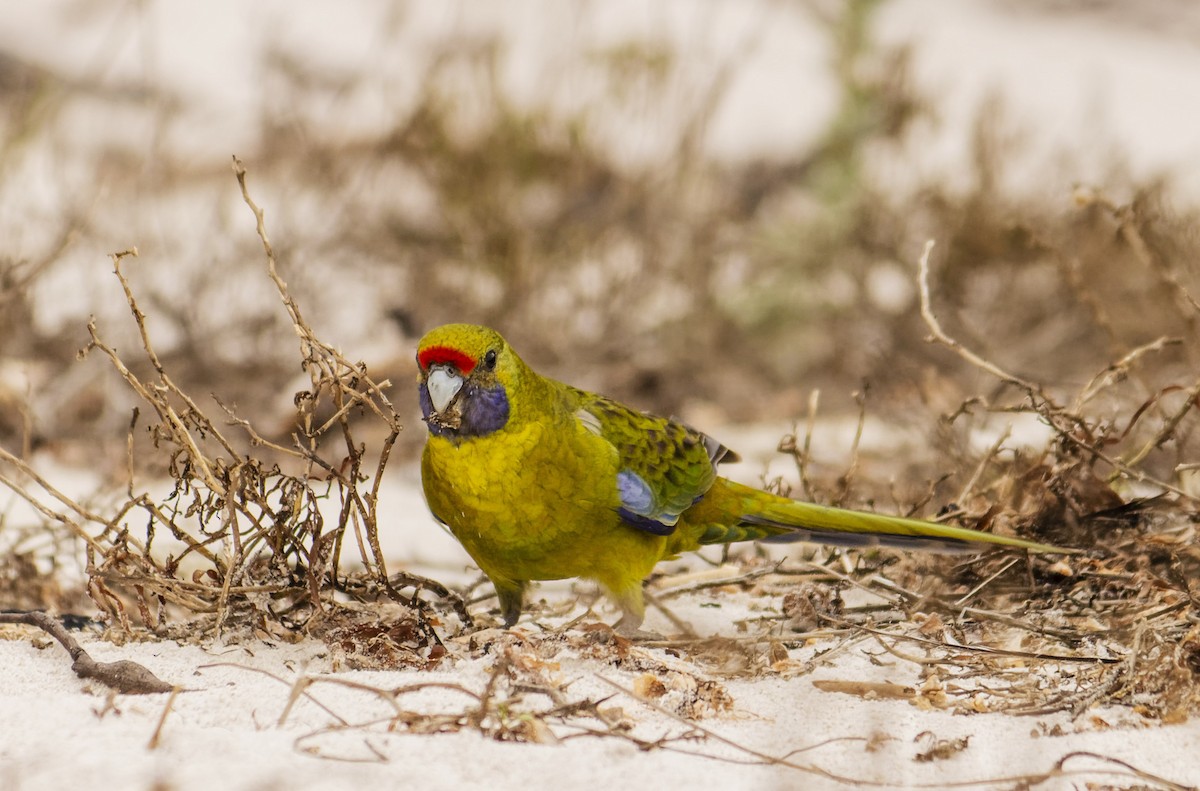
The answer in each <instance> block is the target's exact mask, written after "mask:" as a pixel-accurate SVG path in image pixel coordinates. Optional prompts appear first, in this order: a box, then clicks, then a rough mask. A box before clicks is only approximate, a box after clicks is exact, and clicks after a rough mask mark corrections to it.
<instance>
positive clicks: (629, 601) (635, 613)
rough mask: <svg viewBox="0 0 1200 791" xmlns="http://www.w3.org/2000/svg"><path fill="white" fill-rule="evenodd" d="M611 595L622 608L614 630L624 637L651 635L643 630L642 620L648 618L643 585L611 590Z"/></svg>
mask: <svg viewBox="0 0 1200 791" xmlns="http://www.w3.org/2000/svg"><path fill="white" fill-rule="evenodd" d="M609 595H610V596H611V597H612V599H613V601H615V602H616V603H617V606H618V607H620V608H621V618H620V620H618V621H617V622H616V624H614V625H613V630H614V631H615V632H616V633H617V634H619V635H621V636H622V637H629V638H642V637H647V636H649V635H648V634H647V633H646V632H643V631H642V628H641V627H642V621H644V620H646V603H645V601H644V600H643V599H642V587H641V584H640V583H639V584H638V585H637V587H636V588H633V589H630V590H627V591H622V592H621V593H617V592H616V591H610V593H609Z"/></svg>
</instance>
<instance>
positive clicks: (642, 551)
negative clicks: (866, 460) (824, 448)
mask: <svg viewBox="0 0 1200 791" xmlns="http://www.w3.org/2000/svg"><path fill="white" fill-rule="evenodd" d="M417 365H418V369H419V370H418V384H417V391H418V400H419V402H420V407H421V413H422V419H423V421H424V422H425V424H426V426H427V428H428V432H427V437H426V443H425V448H424V451H423V453H422V456H421V481H422V488H423V490H424V494H425V500H426V502H427V504H428V506H429V509H430V511H431V512H432V514H433V517H434V518H435V519H436V520H437V521H438V522H440V523H441V524H442V525H444V526H445V527H446V528H447V529H448V530H449V532H450V533H451V534H452V535H453V536H454V537H455V538H456V539H457V540H458V542H459V543H460V544H462V546H463V548H464V549H465V550H466V551H467V554H469V555H470V556H471V558H472V560H474V562H475V563H476V564H477V565H478V566H479V568H480V570H481V571H483V573H484V574H485V575H487V577H488V578H489V580H490V581H491V582H492V584H493V585H494V586H495V589H496V595H497V598H498V599H499V604H500V614H501V616H502V618H503V621H504V625H505V627H512V626H514V625H515V624H516V623H517V621H518V619H519V618H520V616H521V612H522V610H523V607H524V598H525V592H526V589H527V587H528V585H529V583H530V582H531V581H533V580H557V579H568V578H575V577H579V578H584V579H589V580H593V581H595V582H597V583H599V585H600V586H601V587H602V588H603V589H604V591H605V592H606V593H607V594H608V596H609V598H610V599H611V600H612V601H613V602H614V603H615V604H616V605H617V606H618V607H619V609H620V611H621V616H620V619H619V620H618V622H617V623H616V625H615V627H614V628H615V630H616V631H617V632H618V633H621V634H637V633H638V632H639V629H640V627H641V625H642V622H643V619H644V616H645V603H644V598H643V591H642V584H643V581H644V580H645V579H646V577H648V576H649V575H650V573H651V571H652V570H653V569H654V567H655V566H656V565H657V564H658V563H659V562H660V561H662V560H665V559H670V558H673V557H675V556H677V555H679V554H681V553H683V552H688V551H693V550H697V549H699V548H701V547H702V546H705V545H709V544H727V543H730V542H735V541H748V540H763V541H808V542H814V543H823V544H831V545H838V546H848V547H865V546H876V545H883V546H893V547H900V548H917V549H928V550H934V551H939V550H940V551H956V550H957V551H963V550H970V549H972V548H981V547H983V546H985V545H999V546H1002V547H1009V548H1013V549H1021V550H1026V551H1030V552H1040V553H1051V552H1069V551H1070V550H1064V549H1061V548H1059V547H1054V546H1049V545H1046V544H1039V543H1036V542H1033V541H1026V540H1024V539H1020V538H1013V537H1008V536H1001V535H993V534H990V533H984V532H980V531H976V530H971V529H968V528H963V527H954V526H951V525H943V524H936V523H933V522H927V521H922V520H919V519H913V518H907V517H900V516H888V515H884V514H879V513H869V512H860V511H851V510H846V509H842V508H835V507H830V506H824V505H817V504H813V503H807V502H802V501H798V500H793V499H790V498H787V497H783V496H780V495H777V494H772V493H770V492H766V491H762V490H760V489H756V488H754V487H751V486H746V485H743V484H740V483H737V482H735V481H732V480H729V479H727V478H723V477H720V476H718V475H717V466H718V465H719V464H721V463H722V462H733V461H736V460H737V459H738V457H737V454H735V453H734V452H733V451H731V450H729V449H728V448H726V447H725V446H724V445H722V444H721V443H720V442H717V441H716V440H714V439H712V438H711V437H709V436H707V435H706V434H703V433H701V432H700V431H697V430H696V429H693V428H691V427H689V426H688V425H686V424H684V423H683V422H681V421H679V420H676V419H672V418H663V417H658V416H656V415H653V414H650V413H646V412H640V411H638V410H635V409H633V408H630V407H628V406H625V405H623V404H621V403H618V402H617V401H614V400H612V399H610V398H606V397H605V396H602V395H597V394H594V393H590V392H587V391H585V390H581V389H578V388H575V387H572V386H571V385H568V384H564V383H562V382H558V381H556V380H554V379H550V378H548V377H545V376H542V375H540V374H538V373H536V372H535V371H534V370H533V369H532V368H530V367H529V366H528V365H527V364H526V363H525V362H524V361H523V360H522V359H521V358H520V357H519V356H518V355H517V353H516V352H515V351H514V350H513V349H512V347H510V346H509V345H508V343H507V342H506V341H505V340H504V338H503V337H502V336H501V335H500V333H498V332H496V331H495V330H492V329H489V328H487V327H483V326H477V325H472V324H447V325H444V326H441V327H438V328H436V329H433V330H431V331H429V332H428V333H427V334H426V335H425V336H424V337H423V338H422V339H421V340H420V341H419V343H418V347H417Z"/></svg>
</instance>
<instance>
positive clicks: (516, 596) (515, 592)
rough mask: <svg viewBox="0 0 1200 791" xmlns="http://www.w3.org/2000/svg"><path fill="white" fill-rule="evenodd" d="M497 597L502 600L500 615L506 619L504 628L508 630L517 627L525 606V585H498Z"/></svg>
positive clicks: (516, 583) (520, 583) (518, 583)
mask: <svg viewBox="0 0 1200 791" xmlns="http://www.w3.org/2000/svg"><path fill="white" fill-rule="evenodd" d="M496 596H497V597H498V598H499V599H500V615H501V617H503V618H504V627H505V628H506V629H507V628H511V627H513V626H516V624H517V620H518V619H520V617H521V610H522V608H523V607H524V606H525V583H524V582H515V583H512V584H506V585H500V584H497V585H496Z"/></svg>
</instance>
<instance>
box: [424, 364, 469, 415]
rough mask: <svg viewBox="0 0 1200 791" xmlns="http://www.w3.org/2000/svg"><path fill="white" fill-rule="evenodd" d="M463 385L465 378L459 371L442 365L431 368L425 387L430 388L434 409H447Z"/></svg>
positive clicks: (438, 410) (439, 410) (430, 399)
mask: <svg viewBox="0 0 1200 791" xmlns="http://www.w3.org/2000/svg"><path fill="white" fill-rule="evenodd" d="M462 386H463V378H462V375H461V374H459V373H458V371H455V370H452V369H450V368H447V367H445V366H440V365H436V366H434V367H433V368H431V369H430V370H429V378H428V379H426V380H425V387H426V388H428V389H429V401H430V402H431V403H432V404H433V411H434V412H438V413H440V412H443V411H445V409H446V407H448V406H449V405H450V402H451V401H453V400H454V397H455V396H456V395H458V391H459V390H461V389H462Z"/></svg>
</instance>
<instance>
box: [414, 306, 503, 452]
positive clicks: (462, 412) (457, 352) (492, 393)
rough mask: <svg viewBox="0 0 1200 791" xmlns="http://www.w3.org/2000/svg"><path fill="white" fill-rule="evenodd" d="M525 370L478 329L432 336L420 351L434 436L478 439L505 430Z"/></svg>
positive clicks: (452, 327) (464, 327) (421, 382)
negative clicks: (517, 383) (518, 383)
mask: <svg viewBox="0 0 1200 791" xmlns="http://www.w3.org/2000/svg"><path fill="white" fill-rule="evenodd" d="M522 366H523V364H522V362H521V360H520V358H518V357H517V355H516V353H514V352H513V351H512V349H510V348H509V346H508V343H506V342H505V340H504V338H502V337H501V336H500V333H498V332H496V331H495V330H491V329H488V328H487V327H480V326H476V325H474V324H447V325H445V326H442V327H438V328H437V329H435V330H431V331H430V332H429V333H428V334H427V335H426V336H425V337H424V338H422V339H421V342H420V343H419V344H418V345H417V367H418V368H419V370H420V378H419V379H418V383H417V393H418V397H419V398H420V401H421V413H422V415H423V416H424V420H425V422H426V423H427V424H428V425H429V431H430V433H432V434H436V435H438V436H450V437H478V436H485V435H487V434H491V433H492V432H493V431H498V430H500V429H502V428H504V426H505V425H506V424H507V423H508V419H509V413H510V411H511V408H512V403H511V400H510V398H511V390H512V388H513V387H514V385H515V384H516V382H517V381H518V378H519V376H520V372H521V370H522Z"/></svg>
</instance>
